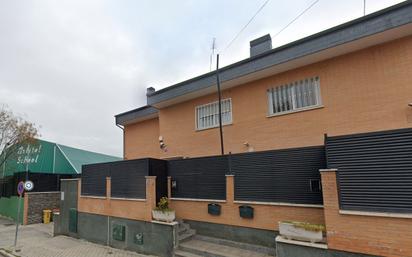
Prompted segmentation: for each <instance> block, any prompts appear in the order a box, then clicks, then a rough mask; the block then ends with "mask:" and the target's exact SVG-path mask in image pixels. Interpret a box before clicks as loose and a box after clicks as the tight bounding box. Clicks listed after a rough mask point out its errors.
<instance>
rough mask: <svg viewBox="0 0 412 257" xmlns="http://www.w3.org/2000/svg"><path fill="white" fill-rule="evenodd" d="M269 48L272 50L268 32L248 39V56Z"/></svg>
mask: <svg viewBox="0 0 412 257" xmlns="http://www.w3.org/2000/svg"><path fill="white" fill-rule="evenodd" d="M269 50H272V38H271V37H270V34H266V35H264V36H263V37H260V38H256V39H255V40H252V41H250V57H253V56H256V55H259V54H261V53H264V52H267V51H269Z"/></svg>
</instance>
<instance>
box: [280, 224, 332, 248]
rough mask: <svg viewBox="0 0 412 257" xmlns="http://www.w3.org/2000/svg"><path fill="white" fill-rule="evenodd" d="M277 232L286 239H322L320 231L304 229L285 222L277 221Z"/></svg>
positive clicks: (312, 241)
mask: <svg viewBox="0 0 412 257" xmlns="http://www.w3.org/2000/svg"><path fill="white" fill-rule="evenodd" d="M279 233H280V235H281V236H283V237H286V238H287V239H295V240H299V241H307V242H311V243H316V242H323V241H324V240H323V233H322V231H312V230H306V229H304V228H300V227H297V226H296V225H294V224H292V223H287V222H279Z"/></svg>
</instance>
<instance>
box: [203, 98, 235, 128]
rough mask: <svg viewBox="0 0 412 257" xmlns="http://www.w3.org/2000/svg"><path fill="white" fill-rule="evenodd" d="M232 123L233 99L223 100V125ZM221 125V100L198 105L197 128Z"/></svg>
mask: <svg viewBox="0 0 412 257" xmlns="http://www.w3.org/2000/svg"><path fill="white" fill-rule="evenodd" d="M230 123H232V99H224V100H222V125H228V124H230ZM218 126H219V102H218V101H217V102H213V103H209V104H205V105H200V106H197V107H196V129H197V130H201V129H207V128H215V127H218Z"/></svg>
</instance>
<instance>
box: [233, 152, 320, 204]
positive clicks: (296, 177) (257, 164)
mask: <svg viewBox="0 0 412 257" xmlns="http://www.w3.org/2000/svg"><path fill="white" fill-rule="evenodd" d="M325 166H326V164H325V148H324V147H323V146H313V147H304V148H293V149H282V150H272V151H265V152H254V153H245V154H235V155H232V156H231V170H232V172H233V173H234V174H235V200H238V201H258V202H284V203H295V204H322V202H323V200H322V193H321V190H320V174H319V169H322V168H325Z"/></svg>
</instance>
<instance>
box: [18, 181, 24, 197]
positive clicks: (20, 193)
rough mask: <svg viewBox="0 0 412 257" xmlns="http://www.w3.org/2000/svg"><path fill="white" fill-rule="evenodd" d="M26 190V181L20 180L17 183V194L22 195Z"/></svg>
mask: <svg viewBox="0 0 412 257" xmlns="http://www.w3.org/2000/svg"><path fill="white" fill-rule="evenodd" d="M23 192H24V182H23V181H20V182H19V184H18V185H17V194H19V196H21V195H22V194H23Z"/></svg>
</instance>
